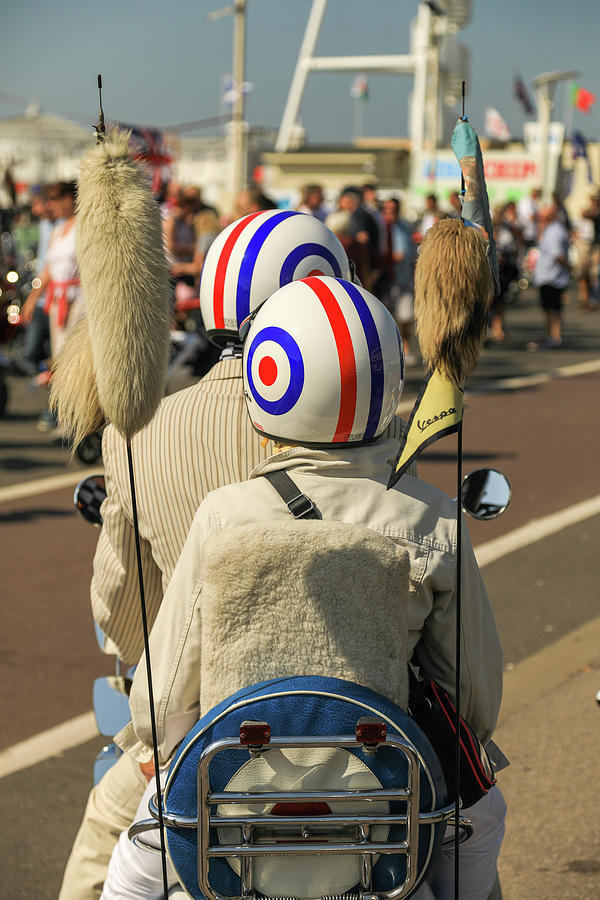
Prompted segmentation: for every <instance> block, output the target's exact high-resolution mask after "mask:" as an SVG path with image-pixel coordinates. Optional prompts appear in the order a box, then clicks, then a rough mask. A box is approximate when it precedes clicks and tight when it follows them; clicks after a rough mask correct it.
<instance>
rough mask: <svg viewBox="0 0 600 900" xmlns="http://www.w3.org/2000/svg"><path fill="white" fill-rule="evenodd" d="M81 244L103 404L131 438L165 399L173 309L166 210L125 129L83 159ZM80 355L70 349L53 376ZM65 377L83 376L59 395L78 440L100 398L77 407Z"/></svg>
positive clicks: (86, 398) (66, 423)
mask: <svg viewBox="0 0 600 900" xmlns="http://www.w3.org/2000/svg"><path fill="white" fill-rule="evenodd" d="M76 247H77V260H78V264H79V272H80V279H81V285H82V289H83V294H84V297H85V305H86V310H87V316H88V327H89V334H90V339H91V347H92V350H93V367H94V372H95V378H96V383H97V399H98V403H99V406H100V408H101V410H102V411H103V413H104V416H105V417H106V418H107V419H109V420H110V421H111V422H112V423H113V425H114V426H115V427H116V428H117V430H118V431H120V432H121V434H123V435H124V437H125V438H127V439H130V438H131V437H132V436H133V435H134V434H135V432H136V431H139V430H140V429H141V428H143V427H144V425H146V424H147V423H148V422H149V421H150V419H151V418H152V416H153V415H154V412H155V410H156V407H157V406H158V404H159V403H160V401H161V399H162V397H163V394H164V386H165V378H166V370H167V364H168V357H169V327H170V310H169V279H168V269H167V262H166V258H165V252H164V248H163V239H162V228H161V219H160V211H159V208H158V204H157V202H156V201H155V200H154V198H153V197H152V194H151V192H150V190H149V187H148V184H147V180H146V177H145V175H144V173H143V172H142V171H141V169H140V167H139V165H138V164H137V163H136V162H135V161H134V160H133V159H132V156H131V151H130V148H129V144H128V133H127V132H124V131H118V130H116V131H112V132H109V133H108V134H107V136H106V139H105V140H104V141H102V142H100V143H99V144H97V145H96V146H95V147H94V148H93V149H91V150H90V151H89V152H88V153H87V154H86V155H85V156H84V158H83V160H82V162H81V177H80V181H79V192H78V209H77V220H76ZM78 354H79V351H77V352H76V351H74V350H71V351H70V352H69V353H68V354H67V355H66V356H64V357H63V359H62V361H58V362H57V371H60V368H61V367H65V368H66V366H67V360H69V361H70V362H71V363H72V361H73V360H74V359H76V358H77V359H80V357H79V355H78ZM69 377H70V378H72V379H73V380H74V381H77V379H78V378H79V371H78V370H77V369H76V368H75V367H73V368H72V371H71V372H70V376H67V375H66V374H64V375H63V377H62V378H61V379H60V380H59V382H58V384H59V385H62V387H61V388H60V391H59V387H58V386H56V387H55V388H54V391H53V397H54V403H55V405H56V408H57V409H58V411H59V424H60V426H61V428H62V429H63V430H65V431H67V432H68V433H70V434H71V435H73V437H74V441H75V442H79V440H80V439H81V438H82V437H84V436H85V434H84V433H83V432H84V423H86V424H85V427H87V423H89V421H90V420H92V419H94V420H95V419H96V418H97V416H96V414H95V413H93V412H91V411H90V409H89V408H88V407H89V404H90V403H93V402H94V394H93V392H90V391H88V392H87V394H86V395H82V398H81V403H79V404H77V403H75V402H74V399H75V397H74V395H75V392H74V390H73V387H72V383H71V382H70V381H69ZM63 390H64V391H65V392H66V397H67V398H68V399H65V400H63V394H62V391H63ZM61 419H62V421H61Z"/></svg>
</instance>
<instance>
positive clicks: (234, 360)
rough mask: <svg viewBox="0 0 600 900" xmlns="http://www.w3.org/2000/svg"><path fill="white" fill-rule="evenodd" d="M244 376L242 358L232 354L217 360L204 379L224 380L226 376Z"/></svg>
mask: <svg viewBox="0 0 600 900" xmlns="http://www.w3.org/2000/svg"><path fill="white" fill-rule="evenodd" d="M241 377H242V360H241V358H239V357H234V356H230V357H227V358H226V359H221V360H219V362H216V363H215V364H214V366H213V367H212V369H209V370H208V372H207V373H206V375H205V376H204V377H203V378H202V381H223V380H225V379H226V378H240V379H241Z"/></svg>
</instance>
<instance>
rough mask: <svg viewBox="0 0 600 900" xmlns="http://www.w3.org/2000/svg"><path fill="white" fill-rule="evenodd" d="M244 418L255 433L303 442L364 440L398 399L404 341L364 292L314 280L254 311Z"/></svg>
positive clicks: (278, 293)
mask: <svg viewBox="0 0 600 900" xmlns="http://www.w3.org/2000/svg"><path fill="white" fill-rule="evenodd" d="M243 377H244V390H245V397H246V403H247V406H248V414H249V415H250V419H251V421H252V425H253V426H254V428H255V429H256V430H257V431H259V432H260V433H261V434H264V435H265V436H267V437H270V438H273V439H275V440H279V441H282V442H284V443H292V444H302V445H304V446H308V447H311V446H327V445H332V446H335V445H339V444H361V443H368V442H369V441H372V440H374V439H375V438H377V437H379V435H380V434H381V433H382V432H383V431H384V429H385V428H386V427H387V425H388V424H389V422H390V420H391V418H392V416H393V415H394V412H395V410H396V407H397V405H398V401H399V399H400V394H401V393H402V386H403V382H404V357H403V353H402V340H401V338H400V334H399V332H398V328H397V326H396V323H395V322H394V319H393V318H392V316H391V314H390V313H389V312H388V310H387V309H386V308H385V306H384V305H383V303H381V302H380V301H379V300H378V299H377V298H376V297H374V296H373V295H372V294H370V293H369V292H368V291H366V290H365V289H364V288H363V287H360V286H359V285H356V284H353V283H352V282H349V281H344V280H342V279H341V278H331V277H322V276H311V277H309V278H303V279H301V280H300V281H294V282H292V283H291V284H288V285H286V286H285V287H282V288H281V289H280V290H278V291H276V292H275V293H274V294H273V295H272V296H271V297H269V299H268V300H267V301H266V302H265V303H264V304H263V305H262V306H261V307H260V309H258V310H257V312H256V313H255V314H253V318H252V321H251V322H250V327H249V328H248V330H247V333H246V336H245V340H244V360H243Z"/></svg>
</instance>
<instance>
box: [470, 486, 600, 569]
mask: <svg viewBox="0 0 600 900" xmlns="http://www.w3.org/2000/svg"><path fill="white" fill-rule="evenodd" d="M598 513H600V494H599V495H598V496H597V497H591V498H590V499H589V500H583V501H582V502H581V503H575V505H574V506H569V507H567V508H566V509H561V510H559V512H556V513H551V514H550V515H548V516H544V517H543V518H541V519H533V521H531V522H528V524H527V525H522V526H521V527H520V528H515V530H514V531H510V532H509V533H508V534H503V535H502V536H501V537H499V538H495V539H494V540H493V541H488V542H487V543H485V544H479V546H478V547H476V548H475V557H476V559H477V562H478V563H479V566H480V567H481V568H483V566H488V565H489V564H490V563H493V562H495V561H496V560H497V559H501V558H502V557H503V556H507V555H508V554H509V553H514V552H515V550H521V549H522V548H523V547H527V546H528V544H534V543H535V542H536V541H540V540H542V539H543V538H545V537H549V535H551V534H555V533H556V532H557V531H561V530H562V529H563V528H568V527H569V525H575V524H576V523H577V522H582V521H583V520H584V519H589V518H590V517H591V516H595V515H597V514H598Z"/></svg>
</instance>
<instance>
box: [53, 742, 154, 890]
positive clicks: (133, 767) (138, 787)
mask: <svg viewBox="0 0 600 900" xmlns="http://www.w3.org/2000/svg"><path fill="white" fill-rule="evenodd" d="M146 785H147V782H146V779H145V778H144V776H143V775H142V773H141V772H140V768H139V765H138V764H137V762H136V761H135V760H134V759H132V757H131V756H129V755H128V754H127V753H124V754H123V755H122V756H120V757H119V759H118V760H117V762H116V763H115V764H114V766H111V767H110V769H109V770H108V771H107V772H106V774H105V775H104V777H103V778H101V779H100V781H99V782H98V784H97V785H96V786H95V787H94V788H92V791H91V793H90V796H89V799H88V802H87V806H86V808H85V813H84V814H83V821H82V823H81V826H80V828H79V831H78V833H77V837H76V838H75V843H74V844H73V849H72V850H71V855H70V857H69V861H68V863H67V867H66V869H65V874H64V876H63V883H62V887H61V889H60V894H59V895H58V896H59V900H97V898H98V897H99V896H100V894H101V892H102V885H103V883H104V879H105V878H106V871H107V869H108V864H109V862H110V857H111V854H112V852H113V849H114V847H115V844H116V843H117V841H118V839H119V835H120V834H121V832H122V831H123V830H124V829H127V828H129V826H130V825H131V823H132V822H133V820H134V818H135V815H136V812H137V809H138V806H139V802H140V798H141V797H142V795H143V793H144V791H145V789H146ZM144 818H147V816H145V817H144Z"/></svg>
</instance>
